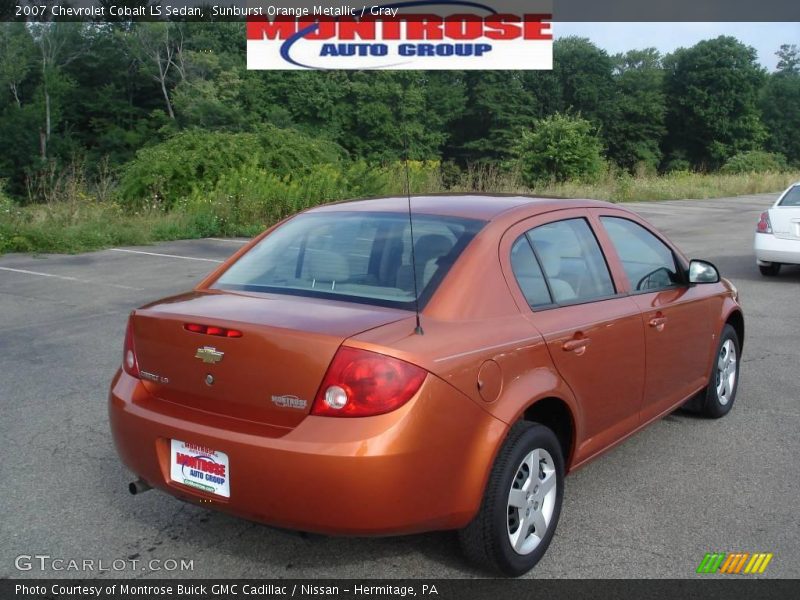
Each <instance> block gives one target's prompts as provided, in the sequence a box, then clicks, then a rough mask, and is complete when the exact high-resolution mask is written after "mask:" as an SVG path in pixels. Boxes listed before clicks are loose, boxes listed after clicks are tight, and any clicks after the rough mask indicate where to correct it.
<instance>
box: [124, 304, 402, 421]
mask: <svg viewBox="0 0 800 600" xmlns="http://www.w3.org/2000/svg"><path fill="white" fill-rule="evenodd" d="M406 316H408V313H407V312H405V311H402V310H396V309H389V308H382V307H377V306H367V305H364V306H361V305H358V304H350V303H345V302H332V301H330V300H317V299H313V298H300V297H295V296H284V295H277V294H248V293H227V292H216V291H200V292H191V293H188V294H184V295H181V296H176V297H174V298H168V299H166V300H162V301H159V302H157V303H154V304H151V305H148V306H145V307H143V308H141V309H139V310H137V311H136V313H135V315H134V318H133V343H134V348H135V352H136V356H137V359H138V362H139V369H140V371H141V373H142V382H143V384H144V386H145V387H146V388H147V390H148V391H149V392H150V393H151V394H153V395H154V396H156V397H158V398H160V399H162V400H166V401H168V402H173V403H176V404H182V405H185V406H190V407H192V408H195V409H199V410H203V411H206V412H210V413H216V414H220V415H225V416H229V417H235V418H239V419H246V420H249V421H255V422H259V423H267V424H271V425H276V426H279V427H290V428H291V427H295V426H296V425H298V424H299V423H300V422H301V421H302V420H303V419H304V418H305V417H306V416H307V415H308V413H309V411H310V410H311V404H312V403H313V401H314V396H315V395H316V393H317V388H318V387H319V385H320V383H321V381H322V378H323V377H324V375H325V372H326V370H327V369H328V365H329V364H330V362H331V359H332V358H333V356H334V354H335V353H336V350H337V349H338V348H339V346H340V345H341V343H342V342H343V341H344V340H345V339H347V338H348V337H351V336H353V335H355V334H358V333H362V332H364V331H367V330H369V329H373V328H375V327H379V326H381V325H385V324H387V323H391V322H394V321H397V320H399V319H402V318H404V317H406ZM190 323H191V324H199V325H206V326H217V327H223V328H228V329H235V330H237V331H240V332H241V333H242V336H241V337H238V338H228V337H219V336H214V335H208V334H204V333H193V332H190V331H187V330H186V329H185V328H184V326H185V325H186V324H190Z"/></svg>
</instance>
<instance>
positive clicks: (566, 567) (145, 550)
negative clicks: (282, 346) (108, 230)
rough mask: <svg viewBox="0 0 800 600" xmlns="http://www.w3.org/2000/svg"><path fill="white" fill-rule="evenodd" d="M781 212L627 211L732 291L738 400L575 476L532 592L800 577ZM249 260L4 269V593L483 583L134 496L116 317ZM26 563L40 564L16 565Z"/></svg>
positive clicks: (448, 563)
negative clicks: (150, 581)
mask: <svg viewBox="0 0 800 600" xmlns="http://www.w3.org/2000/svg"><path fill="white" fill-rule="evenodd" d="M775 197H776V196H775V195H774V194H764V195H757V196H745V197H739V198H722V199H716V200H686V201H673V202H658V203H644V204H632V205H629V206H631V208H633V209H634V210H637V211H638V212H640V213H641V214H642V215H644V216H645V217H646V218H648V219H650V220H651V221H652V222H653V223H654V224H655V225H656V226H657V227H659V228H660V229H661V230H662V231H664V232H665V233H666V234H667V235H668V236H670V238H672V239H673V240H674V241H676V242H677V243H678V244H679V245H680V246H681V247H682V248H683V249H684V250H685V252H686V253H687V254H688V255H689V256H690V257H693V258H704V259H707V260H710V261H712V262H714V263H715V264H716V265H717V266H718V267H719V269H720V271H721V272H722V274H723V275H724V276H726V277H728V278H729V279H731V280H732V281H733V282H734V283H735V285H736V286H737V287H738V288H739V292H740V296H741V299H742V302H743V304H744V307H745V311H746V315H745V319H746V340H745V345H744V356H743V361H742V365H741V378H740V385H739V391H738V397H737V399H736V404H735V406H734V408H733V410H732V412H731V413H730V414H729V415H728V416H727V417H726V418H724V419H721V420H715V421H710V420H704V419H700V418H696V417H694V416H691V415H688V414H685V413H683V412H676V413H673V414H672V415H670V416H668V417H666V418H665V419H663V420H661V421H659V422H658V423H655V424H654V425H652V426H650V427H649V428H647V429H646V430H644V431H642V432H641V433H639V434H637V435H635V436H634V437H632V438H631V439H630V440H628V441H626V442H625V443H623V444H622V445H620V446H619V447H617V448H616V449H614V450H613V451H611V452H610V453H608V454H606V455H604V456H603V457H601V458H599V459H597V460H595V461H594V462H592V463H591V464H589V465H587V466H586V467H584V468H582V469H580V470H579V471H577V472H575V473H574V474H573V475H571V476H570V477H568V478H567V481H566V493H565V497H564V507H563V510H562V514H561V521H560V523H559V526H558V530H557V532H556V535H555V538H554V539H553V542H552V545H551V546H550V549H549V551H548V552H547V554H546V556H545V557H544V559H543V560H542V561H541V563H540V564H539V565H538V566H537V567H536V568H535V569H534V570H533V572H532V573H530V574H529V576H530V577H591V578H605V577H664V578H693V577H712V576H709V575H702V576H701V575H696V574H695V569H696V568H697V566H698V564H699V563H700V561H701V560H702V559H703V557H704V555H705V553H707V552H734V551H736V552H771V553H773V554H774V558H773V559H772V562H771V563H770V564H769V567H768V568H767V571H766V573H765V574H764V575H763V576H764V577H799V576H800V559H799V558H798V557H800V525H799V524H798V523H800V519H799V518H798V515H800V466H798V465H800V461H798V456H800V452H798V451H799V450H800V435H798V434H799V433H800V406H799V405H798V401H799V400H800V369H799V367H800V344H799V343H798V342H800V318H798V307H800V303H798V298H799V297H800V296H798V292H800V286H799V285H798V284H800V267H798V268H793V269H788V268H785V269H784V271H783V272H782V273H781V275H780V277H778V278H771V279H766V278H763V277H762V276H761V275H760V274H759V272H758V269H757V268H756V266H755V259H754V257H753V253H752V241H753V230H754V227H755V222H756V220H757V216H758V213H759V212H760V211H762V210H765V209H766V208H767V207H768V206H769V205H770V204H771V203H772V202H773V201H774V199H775ZM241 243H243V242H242V241H241V240H219V239H205V240H193V241H181V242H170V243H162V244H158V245H155V246H148V247H137V248H115V249H109V250H104V251H101V252H93V253H88V254H79V255H74V256H63V255H41V256H30V255H21V254H17V255H6V256H2V257H0V444H2V446H3V450H2V454H0V507H2V518H0V578H7V577H53V576H56V577H87V576H88V577H95V576H96V577H137V578H158V577H209V578H211V577H216V578H220V577H259V578H260V577H270V578H278V577H354V578H368V577H425V578H434V577H476V576H481V575H482V573H480V572H478V571H475V570H474V569H472V568H471V567H469V566H468V565H466V564H465V563H464V561H463V560H462V558H461V555H460V553H459V549H458V543H457V540H456V536H455V535H454V534H453V533H450V532H438V533H429V534H423V535H413V536H406V537H389V538H359V539H354V538H334V537H324V536H302V535H298V534H296V533H293V532H286V531H281V530H276V529H272V528H269V527H265V526H262V525H259V524H256V523H251V522H248V521H244V520H240V519H237V518H234V517H230V516H227V515H224V514H221V513H217V512H214V511H210V510H206V509H204V508H202V507H199V506H195V505H189V504H185V503H182V502H179V501H178V500H175V499H174V498H172V497H171V496H168V495H166V494H163V493H161V492H158V491H155V492H150V493H147V494H144V495H139V496H135V497H134V496H131V495H130V494H129V493H128V490H127V484H128V483H129V482H130V481H131V479H132V476H131V474H130V473H129V472H128V471H127V470H126V469H125V468H124V467H123V465H122V464H121V463H120V461H119V459H118V458H117V456H116V453H115V451H114V448H113V444H112V441H111V437H110V433H109V428H108V418H107V412H106V398H107V391H108V385H109V382H110V380H111V377H112V376H113V374H114V372H115V370H116V369H117V367H118V365H119V362H120V358H121V349H122V340H123V336H124V330H125V323H126V317H127V314H128V313H129V311H130V310H131V309H132V308H135V307H137V306H139V305H141V304H144V303H146V302H148V301H151V300H154V299H157V298H160V297H163V296H167V295H170V294H173V293H177V292H180V291H183V290H187V289H190V288H191V287H192V286H193V285H194V284H195V283H197V282H198V281H199V280H200V279H201V278H202V277H203V276H204V275H205V274H206V273H208V272H209V271H210V270H211V269H213V268H214V267H215V266H216V264H218V262H220V261H222V260H223V259H225V258H226V257H227V256H229V255H230V254H231V253H233V252H234V251H236V249H237V248H239V246H240V244H241ZM275 493H280V491H279V490H276V491H275ZM319 501H320V507H321V509H324V504H325V495H324V490H320V498H319ZM37 555H40V556H41V555H46V556H49V557H50V558H46V559H35V558H31V559H27V558H25V557H27V556H31V557H34V556H37ZM20 556H22V557H23V558H21V559H20V558H18V557H20ZM60 559H64V561H65V562H53V561H54V560H56V561H57V560H60ZM70 559H73V560H77V561H81V563H82V561H85V560H92V561H94V562H93V563H91V567H92V568H91V569H88V570H80V569H72V568H71V567H72V566H73V563H69V562H68V561H69V560H70ZM182 559H183V560H185V561H192V570H191V571H189V570H184V571H181V570H180V568H179V565H180V561H181V560H182ZM114 561H116V562H114ZM171 561H177V565H178V568H176V569H174V570H172V569H173V568H174V567H175V566H176V564H175V563H173V562H171ZM42 564H44V566H45V568H44V569H42V568H41V566H42ZM75 564H77V563H75ZM28 566H30V569H27V567H28ZM82 566H85V565H82ZM18 567H21V568H23V569H27V570H19V568H18ZM100 569H105V570H100ZM159 569H160V570H159ZM168 569H169V570H168Z"/></svg>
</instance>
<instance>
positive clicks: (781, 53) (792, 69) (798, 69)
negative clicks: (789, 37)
mask: <svg viewBox="0 0 800 600" xmlns="http://www.w3.org/2000/svg"><path fill="white" fill-rule="evenodd" d="M775 54H776V55H777V57H778V59H779V60H778V65H777V67H778V72H779V73H792V74H795V75H800V48H798V47H797V45H796V44H782V45H781V47H780V49H779V50H778V51H777V52H776V53H775Z"/></svg>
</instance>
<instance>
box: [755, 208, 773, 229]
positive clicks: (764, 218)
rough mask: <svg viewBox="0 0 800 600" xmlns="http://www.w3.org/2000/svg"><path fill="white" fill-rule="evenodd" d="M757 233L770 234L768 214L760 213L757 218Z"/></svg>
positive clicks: (770, 224)
mask: <svg viewBox="0 0 800 600" xmlns="http://www.w3.org/2000/svg"><path fill="white" fill-rule="evenodd" d="M756 231H757V232H758V233H772V223H770V221H769V213H768V212H762V213H761V216H760V217H759V218H758V225H756Z"/></svg>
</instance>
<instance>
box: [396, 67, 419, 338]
mask: <svg viewBox="0 0 800 600" xmlns="http://www.w3.org/2000/svg"><path fill="white" fill-rule="evenodd" d="M407 93H408V81H406V85H405V87H404V88H403V102H402V103H401V104H400V122H401V124H402V126H403V153H404V155H405V156H404V157H403V165H404V167H405V174H406V198H407V199H408V231H409V235H410V237H411V277H412V279H413V281H414V314H415V316H416V318H417V326H416V327H415V328H414V333H415V334H417V335H424V334H425V332H424V331H423V330H422V325H421V323H420V320H419V290H418V289H417V288H418V286H417V257H416V255H415V252H414V219H413V218H412V217H411V175H410V174H409V166H408V160H409V159H408V129H407V127H406V115H405V110H404V109H405V106H406V102H405V100H406V94H407Z"/></svg>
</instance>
